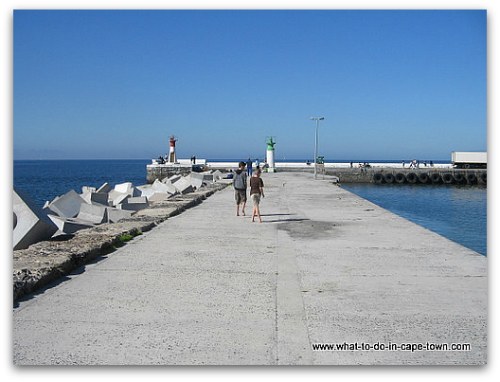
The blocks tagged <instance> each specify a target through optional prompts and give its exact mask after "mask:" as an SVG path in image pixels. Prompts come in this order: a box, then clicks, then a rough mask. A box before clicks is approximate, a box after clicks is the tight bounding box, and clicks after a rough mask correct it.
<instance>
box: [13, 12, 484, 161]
mask: <svg viewBox="0 0 500 382" xmlns="http://www.w3.org/2000/svg"><path fill="white" fill-rule="evenodd" d="M13 68H14V159H62V158H82V159H93V158H95V159H102V158H117V159H118V158H134V159H139V158H152V157H156V156H158V155H159V154H164V153H165V152H167V151H168V138H169V136H170V135H171V134H174V135H176V136H177V137H178V139H179V140H178V143H177V145H178V156H179V157H184V158H186V157H187V158H188V157H190V156H191V155H196V156H197V157H198V158H207V159H214V158H226V159H229V158H235V159H239V158H247V157H248V156H252V157H259V158H263V157H264V155H265V149H266V145H265V139H266V136H269V135H273V136H275V137H276V140H277V142H278V143H277V145H276V156H277V158H278V159H283V158H286V159H292V158H304V159H312V157H313V153H314V129H315V123H314V122H313V121H310V120H309V117H310V116H314V115H321V116H324V117H325V121H323V122H321V123H320V134H319V137H320V147H319V153H320V154H321V155H324V156H325V157H326V159H413V158H418V159H449V157H450V153H451V151H485V150H486V133H487V129H486V12H485V11H383V10H379V11H359V10H354V11H214V10H212V11H104V10H98V11H24V10H23V11H15V13H14V66H13Z"/></svg>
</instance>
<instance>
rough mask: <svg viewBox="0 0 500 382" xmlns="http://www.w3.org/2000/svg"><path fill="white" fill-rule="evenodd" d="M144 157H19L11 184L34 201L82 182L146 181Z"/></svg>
mask: <svg viewBox="0 0 500 382" xmlns="http://www.w3.org/2000/svg"><path fill="white" fill-rule="evenodd" d="M149 163H151V160H150V159H144V160H21V161H14V187H16V188H17V189H19V190H21V191H23V192H24V193H25V194H26V195H28V196H29V197H30V198H31V199H32V200H33V201H34V202H35V204H36V205H38V206H39V207H42V206H43V204H44V203H45V201H47V200H48V201H51V200H52V199H54V198H55V197H56V196H59V195H63V194H65V193H66V192H68V191H70V190H71V189H73V190H75V191H76V192H78V193H81V192H82V186H91V187H100V186H101V185H102V184H103V183H105V182H108V183H109V184H110V185H111V186H114V185H115V184H119V183H124V182H132V183H133V184H134V185H135V186H140V185H141V184H145V183H146V165H147V164H149Z"/></svg>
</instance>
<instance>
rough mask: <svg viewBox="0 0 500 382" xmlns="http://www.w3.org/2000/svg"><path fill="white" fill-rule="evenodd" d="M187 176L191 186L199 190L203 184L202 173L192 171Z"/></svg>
mask: <svg viewBox="0 0 500 382" xmlns="http://www.w3.org/2000/svg"><path fill="white" fill-rule="evenodd" d="M188 177H189V179H190V181H191V186H193V188H195V189H197V190H199V189H200V188H201V187H202V186H203V177H204V175H203V173H201V172H192V173H191V174H189V175H188ZM186 178H187V177H186Z"/></svg>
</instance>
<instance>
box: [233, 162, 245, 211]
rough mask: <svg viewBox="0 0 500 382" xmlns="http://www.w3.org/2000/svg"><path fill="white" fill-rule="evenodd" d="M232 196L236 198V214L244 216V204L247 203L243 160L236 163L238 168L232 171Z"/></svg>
mask: <svg viewBox="0 0 500 382" xmlns="http://www.w3.org/2000/svg"><path fill="white" fill-rule="evenodd" d="M233 187H234V197H235V199H236V216H240V205H241V213H242V215H243V216H245V206H246V203H247V173H246V172H245V162H240V163H239V164H238V169H237V170H236V171H235V172H234V177H233Z"/></svg>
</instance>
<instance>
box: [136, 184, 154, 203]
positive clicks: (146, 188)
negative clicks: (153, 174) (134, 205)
mask: <svg viewBox="0 0 500 382" xmlns="http://www.w3.org/2000/svg"><path fill="white" fill-rule="evenodd" d="M155 182H156V180H155ZM137 189H138V190H139V191H140V193H141V196H145V197H147V198H148V199H149V197H150V196H152V195H153V194H154V193H155V190H153V188H152V186H151V184H144V185H142V186H137Z"/></svg>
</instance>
